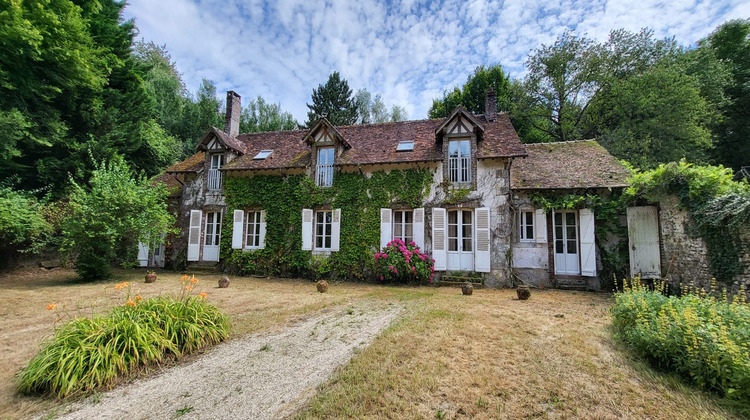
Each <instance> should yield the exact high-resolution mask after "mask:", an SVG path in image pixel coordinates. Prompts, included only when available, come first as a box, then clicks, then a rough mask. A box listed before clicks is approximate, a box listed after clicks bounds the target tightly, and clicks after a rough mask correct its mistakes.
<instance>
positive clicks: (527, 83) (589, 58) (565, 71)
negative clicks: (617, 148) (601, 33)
mask: <svg viewBox="0 0 750 420" xmlns="http://www.w3.org/2000/svg"><path fill="white" fill-rule="evenodd" d="M600 57H601V47H600V45H598V44H596V43H594V42H593V41H592V40H589V39H586V38H582V37H578V36H576V35H574V34H572V33H571V32H567V31H566V32H565V33H563V34H562V35H560V36H559V37H558V38H557V40H556V41H555V43H554V44H552V45H542V46H541V47H540V48H538V49H536V50H535V51H534V53H533V54H532V55H531V56H530V57H529V58H528V60H527V61H526V67H527V68H528V70H529V74H528V76H527V77H526V79H525V80H524V90H525V91H526V93H527V95H528V97H529V100H528V101H527V103H528V108H526V109H522V110H519V111H520V112H523V113H525V114H527V115H528V116H529V117H530V118H531V124H532V125H533V127H534V128H535V129H537V130H540V131H543V132H545V133H547V134H548V135H549V136H550V137H551V138H552V139H554V140H555V141H568V140H576V139H581V138H586V137H588V136H589V135H590V133H591V132H590V128H589V127H588V126H587V122H588V121H587V119H586V116H587V111H588V103H589V99H591V98H592V97H593V96H594V95H595V94H596V92H597V90H598V88H599V84H598V81H599V80H600V75H601V59H600Z"/></svg>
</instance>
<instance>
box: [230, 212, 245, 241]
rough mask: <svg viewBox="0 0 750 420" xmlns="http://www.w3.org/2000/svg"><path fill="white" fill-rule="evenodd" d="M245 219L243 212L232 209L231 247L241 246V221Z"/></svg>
mask: <svg viewBox="0 0 750 420" xmlns="http://www.w3.org/2000/svg"><path fill="white" fill-rule="evenodd" d="M244 221H245V212H244V211H242V210H235V211H234V222H233V223H232V249H240V248H242V222H244Z"/></svg>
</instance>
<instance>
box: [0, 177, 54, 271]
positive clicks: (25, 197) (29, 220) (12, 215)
mask: <svg viewBox="0 0 750 420" xmlns="http://www.w3.org/2000/svg"><path fill="white" fill-rule="evenodd" d="M42 209H43V205H42V204H41V203H40V202H39V201H38V200H37V199H36V198H35V197H34V195H33V194H31V193H29V192H26V191H17V190H14V189H13V188H11V187H10V186H7V185H0V256H2V257H3V258H2V259H0V267H3V266H5V265H6V264H5V263H6V261H7V259H8V257H10V258H12V257H13V254H15V253H16V252H33V251H36V250H38V249H39V248H40V247H41V246H42V245H44V243H45V242H46V238H47V237H48V235H49V234H50V233H51V230H52V229H51V226H50V224H49V223H48V222H47V220H46V219H45V217H44V214H43V211H42Z"/></svg>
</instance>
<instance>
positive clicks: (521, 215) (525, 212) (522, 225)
mask: <svg viewBox="0 0 750 420" xmlns="http://www.w3.org/2000/svg"><path fill="white" fill-rule="evenodd" d="M528 218H531V223H530V224H529V223H528ZM535 218H536V212H535V211H534V209H521V211H520V212H518V241H519V242H536V235H535V233H536V226H535V225H536V221H535V220H534V219H535ZM529 228H531V236H528V235H527V233H528V229H529Z"/></svg>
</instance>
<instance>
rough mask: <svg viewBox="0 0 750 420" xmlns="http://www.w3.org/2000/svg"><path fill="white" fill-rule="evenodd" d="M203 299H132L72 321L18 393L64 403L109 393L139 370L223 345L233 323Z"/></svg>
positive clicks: (35, 362) (28, 371) (23, 376)
mask: <svg viewBox="0 0 750 420" xmlns="http://www.w3.org/2000/svg"><path fill="white" fill-rule="evenodd" d="M203 296H205V294H201V295H200V296H190V295H189V294H183V295H182V296H180V297H179V298H174V297H157V298H151V299H148V300H143V301H139V300H140V299H139V297H136V298H135V300H133V299H130V298H128V300H127V303H126V304H125V305H123V306H119V307H116V308H114V309H113V310H112V312H111V313H110V314H109V315H106V316H97V317H92V318H85V317H76V318H74V319H72V320H71V321H70V322H68V323H66V324H64V325H63V326H61V327H60V328H58V329H56V331H55V334H54V336H53V337H52V338H51V339H50V341H49V342H48V343H46V345H45V346H44V349H43V350H42V351H41V353H39V354H38V355H37V356H36V357H34V358H33V359H32V360H31V362H29V365H28V366H27V367H26V368H25V369H24V370H23V371H21V373H20V385H19V387H18V390H19V391H20V392H22V393H25V394H45V393H50V394H55V395H57V396H58V397H60V398H63V397H66V396H69V395H76V394H81V393H86V392H89V391H92V390H96V389H100V388H108V387H111V386H112V385H114V384H115V383H116V382H117V381H118V380H120V379H122V378H125V377H128V376H129V375H132V374H134V373H136V372H137V370H138V369H140V368H145V367H148V366H150V365H153V364H155V363H159V362H162V361H163V360H165V359H166V358H169V357H174V358H179V357H181V356H183V355H185V354H189V353H192V352H194V351H196V350H197V349H200V348H201V347H204V346H207V345H211V344H215V343H218V342H221V341H223V340H224V339H226V338H227V336H228V334H229V320H228V318H227V316H226V315H224V314H223V313H222V312H221V311H220V310H219V309H218V308H216V307H215V306H213V305H210V304H208V303H206V301H205V300H204V299H203ZM51 308H54V305H51V306H50V307H48V309H51Z"/></svg>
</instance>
